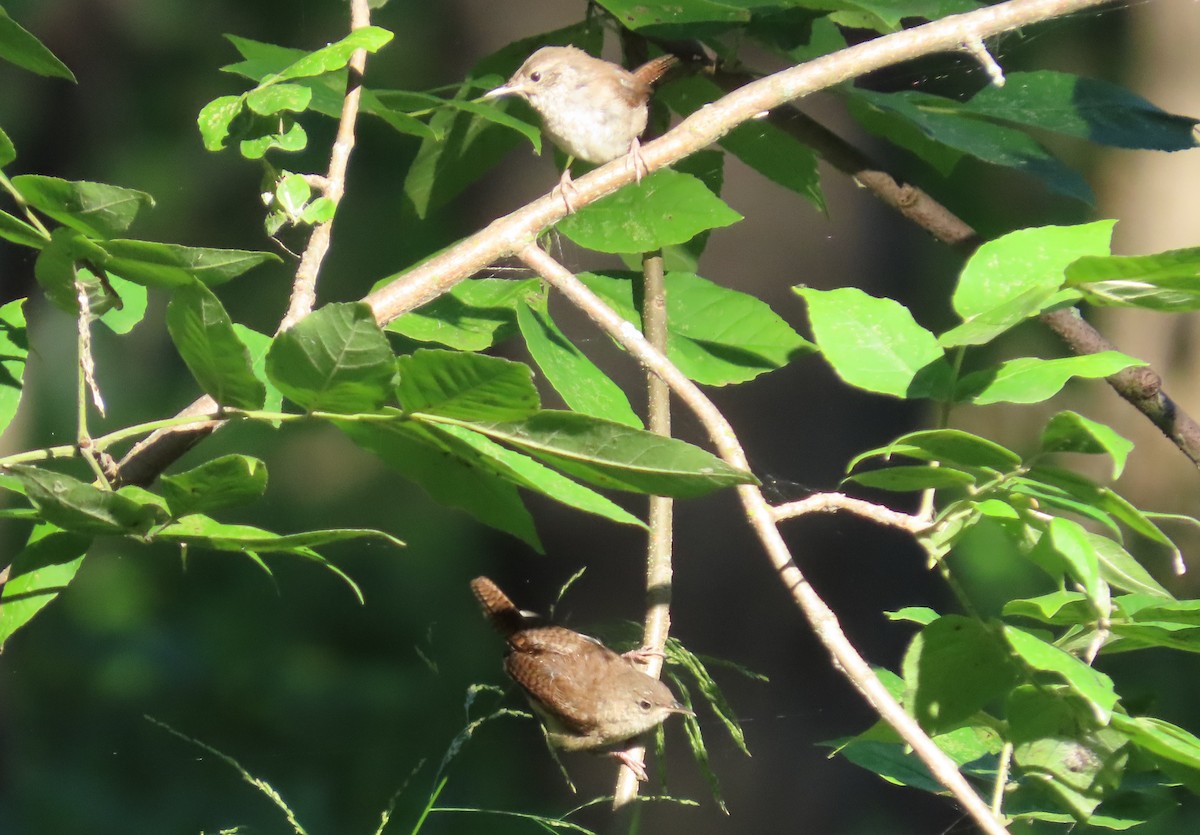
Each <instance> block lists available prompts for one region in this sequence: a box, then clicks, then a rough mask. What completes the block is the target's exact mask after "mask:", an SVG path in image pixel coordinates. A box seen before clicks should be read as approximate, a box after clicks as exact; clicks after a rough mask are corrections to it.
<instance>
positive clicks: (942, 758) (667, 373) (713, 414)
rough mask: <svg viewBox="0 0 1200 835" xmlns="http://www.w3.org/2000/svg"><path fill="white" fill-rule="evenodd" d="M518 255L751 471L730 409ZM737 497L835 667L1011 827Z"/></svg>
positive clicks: (953, 783) (973, 799) (978, 804)
mask: <svg viewBox="0 0 1200 835" xmlns="http://www.w3.org/2000/svg"><path fill="white" fill-rule="evenodd" d="M518 257H520V259H521V260H522V261H524V262H525V264H527V265H528V266H529V267H530V268H531V269H533V270H534V271H536V272H537V273H538V274H539V275H541V276H542V278H544V279H545V280H546V281H547V282H549V284H550V285H551V286H552V287H554V288H555V289H556V290H558V291H559V292H560V293H562V294H563V295H564V296H566V297H567V299H569V300H570V301H571V303H572V304H574V305H575V306H576V307H578V308H579V309H580V310H582V311H583V312H584V313H585V314H586V315H587V316H588V317H589V318H591V319H592V321H593V322H595V323H596V324H597V325H598V326H599V327H600V328H601V329H603V331H604V332H605V333H606V334H608V335H609V336H611V337H612V338H614V339H616V340H617V341H618V342H620V343H621V345H622V346H623V347H624V348H625V349H626V350H627V351H628V352H629V353H630V354H631V355H632V356H633V357H634V358H635V359H636V360H637V361H638V362H640V363H641V364H642V365H643V366H644V367H645V368H647V369H648V370H650V371H652V372H653V373H655V374H657V375H658V376H659V377H661V378H662V379H663V380H664V381H665V382H666V383H667V385H668V386H670V388H671V391H672V392H673V393H674V394H675V396H676V397H678V398H679V400H680V401H681V402H682V403H683V404H684V405H686V406H687V407H688V408H689V409H690V410H691V411H692V412H693V413H694V414H695V415H696V417H697V419H698V420H699V421H700V422H701V424H702V425H703V426H704V428H705V430H706V431H707V432H708V435H709V438H710V439H711V440H712V442H713V446H715V447H716V449H717V452H718V453H719V454H720V456H721V458H723V459H724V460H725V462H726V463H728V464H729V465H731V466H733V467H737V468H739V469H742V470H746V471H749V469H750V467H749V463H748V462H747V460H746V455H745V452H744V451H743V450H742V447H741V444H740V443H739V442H738V439H737V436H736V435H735V434H734V431H733V428H732V427H731V426H730V425H729V422H728V421H727V420H726V419H725V416H724V415H722V414H721V412H720V411H719V410H718V409H717V408H716V406H714V405H713V403H712V401H710V400H709V399H708V398H707V397H706V396H705V395H704V393H703V392H702V391H700V389H699V387H698V386H696V385H695V384H694V383H693V382H692V381H691V380H689V379H688V378H687V377H686V376H684V374H683V373H682V372H681V371H680V370H679V369H678V368H676V367H675V366H674V365H673V364H672V363H671V362H670V361H669V360H668V359H667V358H666V357H665V356H664V355H663V354H662V353H661V352H659V351H657V350H656V349H655V348H654V347H653V346H652V345H650V343H649V342H647V341H646V339H645V337H644V336H642V334H641V333H640V332H639V331H638V329H637V328H636V327H634V326H633V325H632V324H631V323H629V322H627V321H625V320H624V319H622V318H621V317H620V316H618V315H617V314H616V312H614V311H613V310H612V308H610V307H608V306H607V305H606V304H604V302H602V301H601V300H600V299H599V297H597V296H596V295H595V294H594V293H592V291H591V290H589V289H588V288H587V287H586V286H585V285H584V284H583V283H582V282H580V281H579V279H577V278H576V277H575V276H574V275H572V274H571V272H570V271H569V270H567V269H566V268H565V267H563V266H562V265H561V264H559V263H558V262H557V261H555V260H554V259H553V258H551V257H550V256H549V255H548V254H546V252H545V251H544V250H542V249H540V248H539V247H537V246H536V245H533V244H531V245H529V246H527V247H525V248H524V249H523V250H521V252H520V253H518ZM738 497H739V498H740V499H741V502H742V508H743V510H744V511H745V513H746V517H747V519H748V520H749V521H750V525H751V527H752V528H753V530H754V532H755V533H756V534H757V535H758V538H759V542H760V543H761V544H762V546H763V549H764V550H765V551H766V554H767V557H768V559H769V560H770V561H771V564H772V566H774V568H775V570H776V571H777V572H779V577H780V579H781V580H782V582H783V584H784V586H785V587H786V588H787V589H788V591H789V592H790V593H791V595H792V599H793V600H794V601H795V603H796V605H797V606H798V607H799V608H800V610H801V611H802V612H803V613H804V616H805V617H806V618H807V619H808V622H809V625H810V626H811V627H812V629H813V631H814V633H815V634H816V635H817V637H818V639H819V640H820V641H821V643H822V645H824V647H825V648H826V650H828V652H829V653H830V655H831V656H832V658H833V662H834V667H835V668H836V669H838V670H840V671H841V672H842V673H843V674H844V675H845V676H846V678H847V679H848V680H849V681H850V683H851V684H852V685H853V686H854V687H855V689H857V690H858V691H859V692H860V693H861V694H862V695H863V697H864V698H865V699H866V700H867V702H868V703H869V704H870V705H871V707H872V708H874V709H875V711H876V713H878V714H879V715H880V716H881V717H882V718H883V719H884V720H885V721H886V722H887V723H888V724H889V725H891V726H892V727H893V728H894V729H895V730H896V732H897V733H898V734H899V735H900V737H901V738H902V739H903V740H904V741H905V742H906V743H908V744H909V745H910V746H911V747H912V749H913V752H914V753H915V754H916V755H917V756H918V757H919V758H920V759H921V761H922V762H923V763H925V765H926V767H927V768H928V769H929V771H930V773H931V774H932V775H933V776H934V778H935V779H936V780H937V781H938V782H940V783H941V784H942V785H943V786H945V787H946V788H947V789H949V790H950V792H951V793H952V794H953V795H954V796H955V797H956V798H957V799H958V801H959V802H960V803H961V804H962V805H963V806H964V807H965V809H966V810H967V812H968V813H969V814H970V815H971V817H972V818H974V819H975V821H976V823H978V824H979V826H980V828H981V829H982V830H983V831H984V832H987V833H990V835H1000V833H1007V832H1008V830H1007V829H1005V827H1004V825H1003V823H1001V821H1000V820H998V819H997V817H996V816H995V815H993V814H992V812H991V810H990V809H989V808H988V805H987V804H986V803H985V802H984V801H983V800H982V799H980V797H979V795H978V794H976V793H975V790H974V789H973V788H972V787H971V785H970V783H968V782H967V780H966V778H964V777H963V776H962V774H960V773H959V771H958V768H957V766H956V765H955V763H954V761H953V760H951V759H950V758H949V757H948V756H946V754H945V753H943V752H942V750H941V749H940V748H938V747H937V745H935V744H934V742H933V741H932V740H931V739H930V738H929V736H928V735H927V734H926V733H925V732H924V731H923V730H921V727H920V726H919V725H918V724H917V722H916V720H915V719H913V717H911V716H909V715H908V714H907V713H906V712H905V711H904V708H902V707H901V706H900V705H899V703H897V702H896V700H895V699H894V698H893V697H892V695H891V694H890V693H889V692H888V691H887V689H886V688H885V687H884V686H883V684H882V682H880V681H879V678H878V677H877V676H876V675H875V673H874V671H873V670H872V669H871V667H870V666H869V665H868V664H867V662H866V661H865V660H864V659H863V658H862V656H861V655H859V654H858V651H857V650H856V649H855V648H854V646H853V644H851V643H850V641H849V640H848V639H847V638H846V636H845V634H844V633H843V632H842V629H841V626H840V624H839V623H838V620H837V616H836V615H835V614H834V612H833V610H832V609H830V608H829V607H828V606H827V605H826V604H825V601H824V600H822V599H821V597H820V596H819V595H818V594H817V593H816V591H815V590H814V589H813V588H812V586H810V585H809V583H808V581H807V580H806V579H805V578H804V575H803V573H801V571H800V568H799V567H798V566H797V565H796V562H795V560H794V559H793V558H792V555H791V552H790V551H789V549H788V546H787V543H786V542H784V540H783V536H782V535H781V534H780V532H779V529H778V528H777V527H776V525H775V520H774V513H773V510H772V508H771V506H770V505H768V504H767V501H766V499H764V498H763V495H762V492H761V491H760V490H759V489H758V487H756V486H754V485H749V484H745V485H740V486H739V487H738Z"/></svg>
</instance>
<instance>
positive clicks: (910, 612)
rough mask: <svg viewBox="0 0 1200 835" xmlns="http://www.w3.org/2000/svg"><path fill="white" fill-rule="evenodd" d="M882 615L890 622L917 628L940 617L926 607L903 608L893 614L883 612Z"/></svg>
mask: <svg viewBox="0 0 1200 835" xmlns="http://www.w3.org/2000/svg"><path fill="white" fill-rule="evenodd" d="M883 615H884V617H886V618H887V619H888V620H890V621H896V622H898V623H915V624H917V625H918V626H927V625H929V624H931V623H933V622H934V621H935V620H937V619H938V618H940V617H941V615H939V614H938V613H937V611H935V610H934V609H930V608H929V607H928V606H904V607H903V608H900V609H897V610H896V611H894V612H884V613H883Z"/></svg>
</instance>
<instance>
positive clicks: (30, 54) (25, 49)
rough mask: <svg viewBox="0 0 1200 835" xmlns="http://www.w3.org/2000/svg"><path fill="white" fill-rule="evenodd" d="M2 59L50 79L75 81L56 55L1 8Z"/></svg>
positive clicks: (0, 47)
mask: <svg viewBox="0 0 1200 835" xmlns="http://www.w3.org/2000/svg"><path fill="white" fill-rule="evenodd" d="M0 58H3V59H4V60H5V61H8V62H9V63H10V64H16V65H17V66H18V67H21V68H22V69H26V70H29V71H30V72H33V73H37V74H38V75H42V76H46V77H48V78H65V79H66V80H67V81H74V80H75V75H74V74H73V73H72V72H71V70H70V69H68V68H67V65H66V64H64V63H63V62H62V61H60V60H58V58H56V57H55V56H54V53H53V52H51V51H50V50H48V49H46V47H45V45H44V44H43V43H42V42H41V41H39V40H38V39H37V38H35V37H34V36H33V35H31V34H29V32H27V31H26V30H25V29H24V28H23V27H22V26H21V24H19V23H17V22H16V21H15V20H13V19H12V18H11V17H9V16H8V12H6V11H4V9H3V8H0Z"/></svg>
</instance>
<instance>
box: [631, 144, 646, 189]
mask: <svg viewBox="0 0 1200 835" xmlns="http://www.w3.org/2000/svg"><path fill="white" fill-rule="evenodd" d="M629 164H630V165H632V166H633V179H634V180H635V181H636V182H637V183H638V184H639V185H640V184H641V182H642V178H643V177H645V176H646V175H648V174H649V173H650V169H649V168H647V167H646V161H645V160H644V159H642V143H641V142H638V138H637V137H636V136H635V137H634V138H633V141H632V142H630V143H629Z"/></svg>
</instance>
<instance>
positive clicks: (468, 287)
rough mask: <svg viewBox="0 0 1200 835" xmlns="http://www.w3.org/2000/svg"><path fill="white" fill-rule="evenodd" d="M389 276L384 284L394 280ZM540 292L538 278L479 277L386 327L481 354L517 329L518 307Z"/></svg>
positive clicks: (460, 284) (423, 340) (417, 338)
mask: <svg viewBox="0 0 1200 835" xmlns="http://www.w3.org/2000/svg"><path fill="white" fill-rule="evenodd" d="M394 278H395V276H390V277H389V278H387V279H385V280H384V281H383V282H380V283H381V284H382V283H387V282H388V281H391V280H394ZM540 292H541V282H540V281H539V280H538V279H536V278H530V279H523V280H520V281H508V280H506V279H499V278H476V279H471V280H470V281H463V282H461V283H459V284H456V285H455V286H454V287H453V288H452V289H451V290H450V292H449V293H444V294H443V295H441V296H438V297H437V298H436V299H434V300H433V301H432V302H430V303H429V304H427V305H424V306H423V307H420V308H418V309H417V310H414V311H413V312H412V313H406V314H404V315H403V316H400V317H398V318H396V319H393V320H392V321H391V322H388V324H387V330H389V331H391V332H393V333H398V334H400V335H402V336H405V337H407V338H409V339H415V340H416V341H418V342H437V343H439V344H441V345H445V346H446V347H448V348H455V349H457V350H460V351H482V350H484V349H485V348H490V347H491V346H492V345H494V344H496V343H497V342H500V341H502V340H504V339H506V338H508V337H509V336H510V335H512V334H513V333H515V332H516V330H517V316H516V307H517V305H519V304H521V303H522V302H523V301H524V300H525V299H526V298H529V297H530V296H533V295H536V294H538V293H540Z"/></svg>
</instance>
